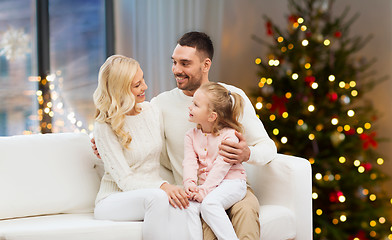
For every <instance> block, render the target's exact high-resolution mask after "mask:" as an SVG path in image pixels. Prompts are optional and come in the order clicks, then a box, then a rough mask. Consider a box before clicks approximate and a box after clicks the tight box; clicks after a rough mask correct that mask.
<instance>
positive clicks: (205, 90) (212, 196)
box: [183, 82, 247, 240]
mask: <svg viewBox="0 0 392 240" xmlns="http://www.w3.org/2000/svg"><path fill="white" fill-rule="evenodd" d="M242 111H243V99H242V98H241V96H240V95H239V94H236V93H231V92H230V91H228V90H227V89H226V88H225V87H223V86H222V85H220V84H218V83H213V82H211V83H207V84H204V85H202V86H201V87H200V88H199V89H198V90H197V91H196V92H195V94H194V96H193V103H192V105H191V106H190V107H189V121H191V122H194V123H197V124H198V126H197V128H194V129H191V130H189V131H188V132H187V133H186V135H185V142H184V145H185V146H184V161H183V183H184V187H185V191H186V192H187V194H189V196H190V199H191V200H193V201H191V202H190V206H189V208H188V211H187V213H188V214H189V220H188V227H189V231H190V232H191V233H194V234H193V236H192V237H193V239H202V227H201V222H200V213H201V215H202V217H203V219H204V221H205V222H206V223H207V224H208V225H209V226H210V227H211V229H212V231H213V232H214V233H215V235H216V236H217V238H218V239H225V240H229V239H238V238H237V236H236V234H235V232H234V229H233V226H232V224H231V222H230V219H229V217H228V216H227V214H226V212H225V210H226V209H228V208H230V207H231V206H232V205H233V204H235V203H236V202H238V201H240V200H242V199H243V198H244V196H245V194H246V189H247V187H246V174H245V169H244V167H243V166H242V164H233V165H232V164H229V163H227V162H225V161H224V160H223V157H222V156H221V155H219V144H220V143H221V142H222V141H223V140H231V141H236V142H238V138H237V137H236V135H235V131H239V132H241V130H242V126H241V124H240V123H239V121H238V119H239V117H240V115H241V113H242Z"/></svg>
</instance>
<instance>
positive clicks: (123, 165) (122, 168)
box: [94, 55, 173, 240]
mask: <svg viewBox="0 0 392 240" xmlns="http://www.w3.org/2000/svg"><path fill="white" fill-rule="evenodd" d="M146 89H147V85H146V83H145V82H144V77H143V71H142V69H141V68H140V66H139V63H138V62H137V61H135V60H134V59H131V58H127V57H124V56H120V55H114V56H111V57H109V58H108V59H107V60H106V62H105V63H104V64H103V65H102V67H101V69H100V71H99V78H98V87H97V89H96V90H95V92H94V104H95V106H96V118H95V120H96V123H95V128H94V136H95V142H96V145H97V148H98V149H99V153H100V156H101V158H102V161H103V163H104V168H105V173H104V175H103V177H102V180H101V186H100V189H99V192H98V195H97V198H96V206H95V210H94V214H95V217H96V218H97V219H107V220H115V221H135V220H144V223H143V239H151V240H156V239H167V240H169V239H173V238H172V237H170V236H169V231H168V229H169V208H170V205H169V200H168V194H169V192H167V189H168V188H167V187H168V186H170V184H168V183H167V182H165V181H163V180H162V179H161V177H160V176H159V166H160V163H159V157H160V153H161V150H162V134H161V128H160V113H159V111H158V110H157V109H156V108H155V107H154V106H152V105H151V104H150V103H149V102H144V100H145V93H144V92H145V90H146ZM164 190H165V191H166V193H165V191H164Z"/></svg>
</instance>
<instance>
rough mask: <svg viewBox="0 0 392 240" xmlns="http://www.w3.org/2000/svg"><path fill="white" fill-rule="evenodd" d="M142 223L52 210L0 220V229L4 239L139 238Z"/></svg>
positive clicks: (126, 239) (123, 239)
mask: <svg viewBox="0 0 392 240" xmlns="http://www.w3.org/2000/svg"><path fill="white" fill-rule="evenodd" d="M142 224H143V223H142V222H113V221H103V220H95V219H94V216H93V214H92V213H85V214H56V215H47V216H41V217H26V218H19V219H11V220H2V221H0V232H2V234H3V238H5V239H6V240H78V239H91V240H108V239H116V240H130V239H132V240H142ZM0 236H1V234H0ZM0 240H2V239H1V238H0Z"/></svg>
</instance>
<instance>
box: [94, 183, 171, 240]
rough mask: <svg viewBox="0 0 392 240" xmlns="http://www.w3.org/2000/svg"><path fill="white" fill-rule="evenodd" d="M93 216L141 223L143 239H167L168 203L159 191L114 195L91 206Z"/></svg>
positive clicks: (149, 190) (151, 190)
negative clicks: (142, 221)
mask: <svg viewBox="0 0 392 240" xmlns="http://www.w3.org/2000/svg"><path fill="white" fill-rule="evenodd" d="M94 215H95V218H97V219H107V220H114V221H141V220H144V223H143V239H146V240H149V239H151V240H155V239H169V236H168V235H169V233H168V231H167V229H168V226H169V223H168V220H169V201H168V197H167V194H166V193H165V192H164V191H163V190H161V189H139V190H134V191H128V192H121V193H114V194H112V195H110V196H108V197H107V198H105V199H103V200H101V201H100V202H99V203H98V204H97V205H96V206H95V210H94Z"/></svg>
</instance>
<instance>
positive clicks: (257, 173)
mask: <svg viewBox="0 0 392 240" xmlns="http://www.w3.org/2000/svg"><path fill="white" fill-rule="evenodd" d="M244 166H245V168H246V171H247V175H248V183H249V184H250V186H251V187H252V189H253V190H254V192H255V195H256V197H257V198H258V199H259V202H260V204H261V205H280V206H284V207H287V208H288V209H290V210H292V211H293V213H294V215H295V218H296V229H297V236H296V239H301V240H310V239H312V234H313V230H312V170H311V166H310V163H309V162H308V161H307V160H305V159H303V158H299V157H293V156H288V155H283V154H278V156H277V157H276V158H275V159H274V160H272V161H271V162H270V163H268V164H266V165H263V166H260V165H253V164H244Z"/></svg>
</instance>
